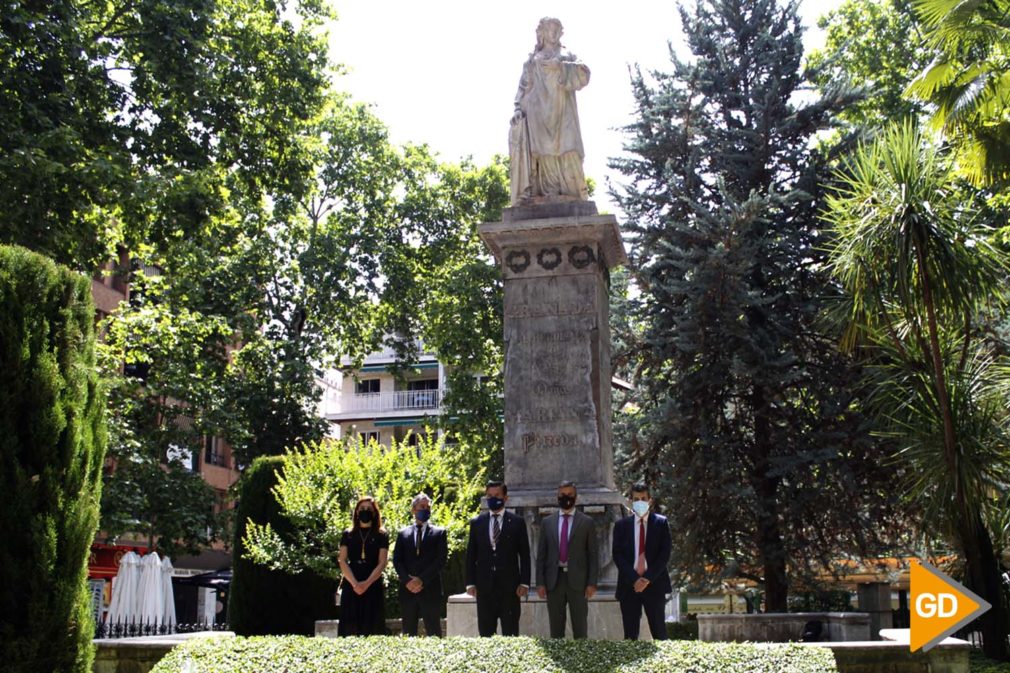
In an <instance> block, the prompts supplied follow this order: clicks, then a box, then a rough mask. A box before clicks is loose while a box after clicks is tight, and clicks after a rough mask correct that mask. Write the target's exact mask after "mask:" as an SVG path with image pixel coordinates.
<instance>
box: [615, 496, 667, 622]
mask: <svg viewBox="0 0 1010 673" xmlns="http://www.w3.org/2000/svg"><path fill="white" fill-rule="evenodd" d="M631 508H632V511H633V512H634V513H633V514H632V515H631V516H629V517H625V518H623V519H621V520H620V521H618V522H617V523H616V524H615V525H614V545H613V557H614V565H616V566H617V600H618V602H620V604H621V620H622V621H623V622H624V637H625V639H626V640H638V625H639V623H640V622H641V619H642V611H643V610H644V611H645V618H646V619H647V620H648V622H649V630H650V631H651V632H652V639H653V640H665V639H666V623H665V621H666V620H665V618H664V606H665V605H666V594H668V593H670V592H671V591H672V590H673V589H672V587H671V586H670V573H669V571H667V569H666V565H667V563H669V561H670V550H671V548H672V546H673V543H672V540H671V539H670V526H669V524H668V523H667V521H666V517H665V516H662V515H660V514H656V513H655V512H653V511H651V510H652V496H650V495H649V487H648V486H646V485H645V484H644V483H641V482H639V483H637V484H635V485H634V486H632V487H631Z"/></svg>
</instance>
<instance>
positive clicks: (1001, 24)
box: [908, 0, 1010, 186]
mask: <svg viewBox="0 0 1010 673" xmlns="http://www.w3.org/2000/svg"><path fill="white" fill-rule="evenodd" d="M915 10H916V14H917V15H918V17H919V20H920V21H921V22H922V24H923V27H924V28H925V32H926V36H927V41H928V45H929V51H930V52H931V53H932V56H933V60H932V62H931V63H929V65H928V66H927V67H925V68H924V69H923V70H922V72H921V74H920V75H919V76H918V77H917V78H916V79H915V80H914V81H912V82H911V83H910V84H909V86H908V92H909V94H911V95H913V96H914V97H916V98H917V99H919V100H922V101H927V102H929V103H932V104H933V105H934V107H935V110H934V112H933V121H934V122H935V124H936V126H937V127H938V128H940V129H942V130H943V132H944V134H945V136H946V137H947V139H948V140H949V141H950V142H951V144H952V145H953V146H954V147H955V148H956V149H957V152H958V162H959V166H960V168H961V169H962V171H963V172H964V174H965V175H966V176H967V177H968V179H969V180H971V181H972V182H973V183H974V184H976V185H985V184H993V183H995V184H1000V185H1003V186H1007V185H1008V184H1010V76H1008V75H1007V73H1008V72H1010V46H1008V45H1010V0H973V1H971V2H954V1H953V0H916V2H915Z"/></svg>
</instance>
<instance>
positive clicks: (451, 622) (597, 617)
mask: <svg viewBox="0 0 1010 673" xmlns="http://www.w3.org/2000/svg"><path fill="white" fill-rule="evenodd" d="M446 617H447V619H446V635H448V636H477V635H478V633H477V601H476V599H474V598H471V597H470V596H469V595H467V594H456V595H454V596H449V604H448V605H447V606H446ZM519 634H520V635H523V636H533V637H535V638H550V636H551V627H550V621H549V620H548V617H547V601H546V600H542V599H541V598H540V597H539V596H537V595H536V592H535V591H534V590H532V589H531V590H530V595H529V596H528V597H527V598H526V600H524V601H523V603H522V615H521V616H520V618H519ZM565 634H566V637H567V638H571V637H572V627H571V623H570V622H569V624H568V626H567V627H566V629H565ZM589 637H590V638H592V639H594V640H623V639H624V625H623V623H622V622H621V606H620V604H619V603H618V602H617V599H616V598H614V594H613V593H599V594H596V596H594V597H593V598H592V599H591V600H590V601H589ZM638 637H639V640H652V633H651V632H650V631H649V624H648V622H647V621H646V620H645V617H644V615H643V617H642V623H641V625H640V628H639V636H638Z"/></svg>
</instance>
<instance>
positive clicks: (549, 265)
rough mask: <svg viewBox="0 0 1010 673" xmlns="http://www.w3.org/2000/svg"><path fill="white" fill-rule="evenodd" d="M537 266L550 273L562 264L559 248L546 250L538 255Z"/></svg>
mask: <svg viewBox="0 0 1010 673" xmlns="http://www.w3.org/2000/svg"><path fill="white" fill-rule="evenodd" d="M537 264H539V265H540V266H542V267H543V268H545V269H547V270H548V271H550V270H551V269H554V268H556V267H557V266H558V264H561V251H560V250H558V249H557V248H544V249H543V250H541V251H540V252H538V253H537Z"/></svg>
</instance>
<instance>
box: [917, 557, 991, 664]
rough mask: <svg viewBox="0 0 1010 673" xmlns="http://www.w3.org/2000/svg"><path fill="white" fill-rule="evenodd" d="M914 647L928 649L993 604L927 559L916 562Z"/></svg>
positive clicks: (926, 650) (924, 650)
mask: <svg viewBox="0 0 1010 673" xmlns="http://www.w3.org/2000/svg"><path fill="white" fill-rule="evenodd" d="M911 590H912V610H911V613H912V615H911V624H910V626H911V632H910V633H909V637H910V643H909V644H910V647H911V649H912V651H913V652H915V651H916V650H918V649H919V648H920V647H921V648H922V651H923V652H928V651H929V650H930V649H932V648H933V646H934V645H936V644H937V643H939V642H940V641H942V640H943V639H944V638H946V637H947V636H949V635H950V634H952V633H954V632H955V631H957V630H958V629H959V628H961V627H962V626H964V625H965V624H967V623H968V622H970V621H971V620H973V619H975V618H976V617H978V616H979V615H980V614H982V613H983V612H985V611H986V610H988V609H989V608H991V607H992V605H990V604H989V603H987V602H986V601H985V600H983V599H982V598H980V597H979V596H977V595H976V594H974V593H972V592H971V591H969V590H968V589H966V588H965V587H963V586H961V585H960V584H958V583H957V582H955V581H954V580H953V579H951V578H950V577H948V576H947V575H945V574H943V573H942V572H940V571H939V570H937V569H936V568H934V567H933V566H931V565H929V564H928V563H926V562H925V561H918V560H915V561H912V578H911Z"/></svg>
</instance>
